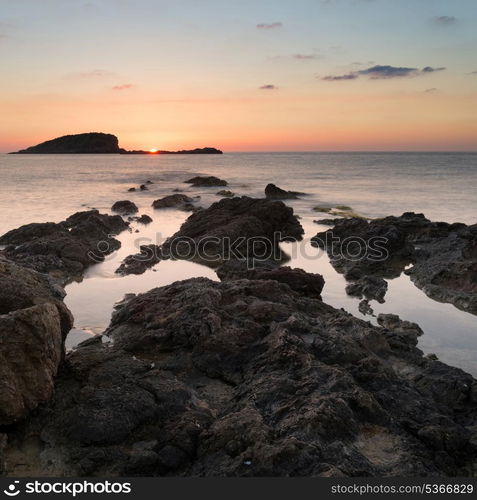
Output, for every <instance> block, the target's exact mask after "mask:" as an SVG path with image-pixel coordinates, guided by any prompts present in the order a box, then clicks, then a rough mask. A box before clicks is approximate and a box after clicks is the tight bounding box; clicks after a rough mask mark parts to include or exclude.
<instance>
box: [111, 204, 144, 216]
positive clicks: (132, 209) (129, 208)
mask: <svg viewBox="0 0 477 500" xmlns="http://www.w3.org/2000/svg"><path fill="white" fill-rule="evenodd" d="M111 210H112V211H113V212H117V213H119V214H121V215H129V214H135V213H137V211H138V208H137V205H136V204H135V203H133V202H132V201H129V200H121V201H117V202H116V203H114V205H113V206H112V207H111Z"/></svg>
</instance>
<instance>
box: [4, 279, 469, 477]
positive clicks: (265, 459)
mask: <svg viewBox="0 0 477 500" xmlns="http://www.w3.org/2000/svg"><path fill="white" fill-rule="evenodd" d="M381 321H382V323H383V325H384V327H376V326H373V325H371V324H370V323H367V322H364V321H361V320H358V319H356V318H353V317H352V316H351V315H349V314H347V313H346V312H344V311H338V310H336V309H333V308H332V307H330V306H328V305H326V304H324V303H323V302H321V301H320V300H319V299H314V298H309V297H306V296H305V295H303V294H301V293H297V292H294V291H293V290H292V289H291V288H290V287H289V286H288V285H286V284H284V283H279V282H277V281H276V280H246V279H245V280H238V281H225V282H222V283H217V282H212V281H210V280H207V279H203V278H200V279H192V280H188V281H184V282H177V283H174V284H172V285H169V286H167V287H163V288H158V289H154V290H151V291H150V292H148V293H145V294H142V295H139V296H137V297H135V298H132V299H130V300H129V301H127V302H125V303H124V304H123V305H122V307H120V308H119V309H118V310H117V311H116V312H115V313H114V315H113V318H112V322H111V325H110V327H109V329H108V330H107V332H106V333H107V335H109V336H111V337H112V338H113V339H114V343H113V344H112V345H109V346H107V345H105V344H103V343H102V342H101V339H94V341H88V342H87V343H85V344H84V345H80V346H79V348H78V349H77V350H76V351H74V352H73V353H71V354H70V355H68V357H67V361H66V364H65V367H64V369H63V370H62V372H61V374H60V376H59V378H58V381H57V385H56V390H55V395H54V399H53V400H52V402H51V403H50V404H49V405H48V406H46V407H45V408H44V409H43V410H42V411H41V412H40V413H39V414H38V415H37V416H36V417H34V418H32V419H31V420H30V424H29V426H26V427H25V428H23V429H21V430H19V431H18V433H17V434H16V435H14V436H12V439H14V440H15V443H16V446H17V447H19V448H20V447H21V446H22V444H23V443H24V442H27V441H28V439H30V436H34V435H38V433H39V435H40V436H41V440H42V444H41V446H40V448H39V450H38V452H37V456H33V457H30V459H29V460H31V461H33V463H36V464H38V463H42V464H43V467H44V470H43V471H42V472H44V473H46V474H48V473H49V472H50V473H51V468H53V467H54V465H55V464H61V471H60V472H62V473H63V474H65V473H66V475H70V476H75V475H79V476H84V475H101V476H105V475H107V476H114V475H126V474H137V475H179V476H308V477H311V476H379V477H382V476H411V475H412V476H467V475H469V474H471V470H472V466H473V464H475V452H476V444H475V437H476V429H475V421H476V416H477V414H476V411H477V388H476V381H475V380H473V379H472V377H471V376H470V375H467V374H465V373H464V372H462V371H461V370H458V369H455V368H451V367H448V366H446V365H444V364H442V363H440V362H439V361H435V360H432V359H428V358H424V357H423V356H422V352H421V351H419V350H418V349H417V348H416V347H415V345H414V344H415V335H417V334H416V328H415V327H414V326H412V325H410V324H403V323H402V322H400V320H399V319H396V318H382V319H381ZM412 332H414V333H412ZM48 457H54V462H55V464H53V465H52V464H51V462H48ZM56 473H58V471H56Z"/></svg>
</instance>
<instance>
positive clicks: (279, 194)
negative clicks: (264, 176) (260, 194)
mask: <svg viewBox="0 0 477 500" xmlns="http://www.w3.org/2000/svg"><path fill="white" fill-rule="evenodd" d="M304 194H305V193H299V192H297V191H285V190H284V189H281V188H279V187H277V186H275V184H268V185H267V187H266V188H265V197H266V198H268V199H269V200H294V199H297V198H298V197H299V196H301V195H304Z"/></svg>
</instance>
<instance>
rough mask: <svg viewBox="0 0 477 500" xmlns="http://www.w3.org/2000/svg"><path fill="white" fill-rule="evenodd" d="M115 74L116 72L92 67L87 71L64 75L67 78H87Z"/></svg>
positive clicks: (105, 76)
mask: <svg viewBox="0 0 477 500" xmlns="http://www.w3.org/2000/svg"><path fill="white" fill-rule="evenodd" d="M112 76H116V73H113V72H112V71H108V70H106V69H92V70H88V71H78V72H75V73H69V74H68V75H66V76H65V78H67V79H68V80H82V79H88V78H107V77H112Z"/></svg>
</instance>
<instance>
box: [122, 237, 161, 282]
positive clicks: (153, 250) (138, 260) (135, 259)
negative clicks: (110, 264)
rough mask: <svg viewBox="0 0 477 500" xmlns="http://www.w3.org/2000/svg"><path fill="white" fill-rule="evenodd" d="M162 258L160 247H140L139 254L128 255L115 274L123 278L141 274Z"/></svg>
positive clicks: (152, 245)
mask: <svg viewBox="0 0 477 500" xmlns="http://www.w3.org/2000/svg"><path fill="white" fill-rule="evenodd" d="M164 258H165V257H164V256H163V254H162V250H161V247H159V246H158V245H154V244H151V245H141V247H140V253H137V254H134V255H128V256H127V257H126V258H125V259H124V260H123V262H122V263H121V265H120V266H119V267H118V268H117V269H116V273H117V274H121V275H123V276H127V275H128V274H143V273H144V272H145V271H147V270H148V269H149V268H151V267H154V266H155V265H156V264H158V263H159V262H160V261H161V260H163V259H164Z"/></svg>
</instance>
